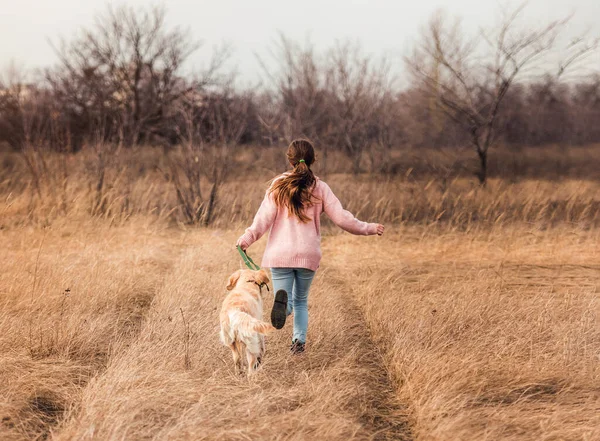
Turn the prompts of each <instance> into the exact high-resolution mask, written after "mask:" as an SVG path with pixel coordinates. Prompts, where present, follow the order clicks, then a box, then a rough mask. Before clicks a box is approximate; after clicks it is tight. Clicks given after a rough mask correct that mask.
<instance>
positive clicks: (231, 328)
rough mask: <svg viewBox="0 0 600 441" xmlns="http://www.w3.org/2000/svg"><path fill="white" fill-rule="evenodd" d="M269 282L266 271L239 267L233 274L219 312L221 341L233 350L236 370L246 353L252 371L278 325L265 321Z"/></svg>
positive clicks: (237, 370) (238, 369)
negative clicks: (265, 290) (265, 291)
mask: <svg viewBox="0 0 600 441" xmlns="http://www.w3.org/2000/svg"><path fill="white" fill-rule="evenodd" d="M267 283H269V276H268V275H267V273H266V272H265V271H264V270H262V269H261V270H259V271H252V270H238V271H236V272H235V273H233V274H232V275H231V276H230V277H229V281H228V283H227V290H228V291H231V292H230V293H229V294H228V295H227V297H225V300H224V301H223V307H222V308H221V313H220V315H219V318H220V321H221V342H223V344H224V345H225V346H227V347H229V348H230V349H231V353H232V355H233V362H234V363H235V370H236V372H240V369H241V368H242V357H243V355H244V352H245V355H246V361H247V362H248V370H247V372H248V375H250V374H252V373H253V372H254V371H256V369H257V368H258V366H259V365H260V363H261V361H262V357H263V355H264V353H265V338H264V336H265V334H268V333H269V332H271V331H274V330H275V328H274V327H273V326H272V325H270V324H269V323H266V322H264V321H262V313H263V302H262V301H263V299H262V287H263V286H265V285H267Z"/></svg>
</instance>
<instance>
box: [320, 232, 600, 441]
mask: <svg viewBox="0 0 600 441" xmlns="http://www.w3.org/2000/svg"><path fill="white" fill-rule="evenodd" d="M599 239H600V236H599V234H598V230H594V231H587V232H586V231H582V230H578V229H573V228H565V227H564V226H563V227H561V228H557V229H554V230H549V231H540V230H538V229H536V228H532V227H522V226H521V227H514V226H513V227H501V228H493V229H491V230H489V231H484V232H479V233H476V234H473V233H471V234H465V233H463V232H458V231H447V232H443V233H441V234H440V233H439V232H433V231H430V230H427V229H402V230H401V233H400V234H398V235H395V236H394V237H388V238H387V239H386V240H382V241H378V242H377V243H374V242H364V241H359V240H356V239H353V238H348V237H344V238H341V237H340V238H339V240H337V241H329V242H327V247H326V248H325V252H326V253H327V254H328V255H329V256H331V259H330V265H331V266H332V267H333V268H335V270H336V271H335V276H334V277H336V278H341V279H343V278H345V277H347V274H348V273H350V274H352V275H353V280H354V283H353V284H352V292H353V295H354V296H355V297H356V298H357V299H358V302H359V304H360V306H361V308H362V310H363V311H364V314H365V317H366V320H367V322H368V324H369V328H370V331H371V334H372V337H373V340H374V342H375V344H376V345H377V346H378V347H379V348H380V349H381V350H382V352H383V354H384V359H385V360H386V366H387V369H388V371H389V372H390V375H391V376H392V377H393V379H394V384H395V387H396V390H397V394H398V397H399V398H400V399H401V401H402V402H404V403H407V405H408V406H409V408H410V415H411V420H412V421H413V422H414V423H413V431H414V433H415V436H416V438H417V439H427V440H456V439H460V440H486V439H487V440H499V439H519V440H558V439H561V440H562V439H564V440H567V439H568V440H593V439H598V438H599V437H600V388H599V384H600V383H599V380H600V363H599V361H600V297H599V294H598V293H599V289H600V245H599V243H600V242H599ZM356 256H360V259H357V258H356Z"/></svg>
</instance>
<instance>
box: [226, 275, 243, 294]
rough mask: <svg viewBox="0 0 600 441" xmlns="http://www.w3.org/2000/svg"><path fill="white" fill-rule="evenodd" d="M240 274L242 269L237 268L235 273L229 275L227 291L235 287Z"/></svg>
mask: <svg viewBox="0 0 600 441" xmlns="http://www.w3.org/2000/svg"><path fill="white" fill-rule="evenodd" d="M240 274H242V270H237V271H236V272H235V273H233V274H232V275H231V276H229V281H228V282H227V291H231V290H232V289H233V288H235V284H236V283H237V281H238V280H239V278H240Z"/></svg>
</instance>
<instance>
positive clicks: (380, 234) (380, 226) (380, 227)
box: [377, 224, 385, 236]
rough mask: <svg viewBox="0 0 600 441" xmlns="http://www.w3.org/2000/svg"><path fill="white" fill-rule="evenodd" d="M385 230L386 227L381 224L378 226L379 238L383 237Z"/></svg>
mask: <svg viewBox="0 0 600 441" xmlns="http://www.w3.org/2000/svg"><path fill="white" fill-rule="evenodd" d="M383 230H385V227H384V226H383V225H381V224H377V235H378V236H383Z"/></svg>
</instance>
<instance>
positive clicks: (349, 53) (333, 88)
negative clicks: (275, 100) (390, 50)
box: [326, 41, 393, 173]
mask: <svg viewBox="0 0 600 441" xmlns="http://www.w3.org/2000/svg"><path fill="white" fill-rule="evenodd" d="M326 72H327V81H326V84H327V91H328V97H329V101H328V104H329V105H328V109H329V113H330V114H331V115H332V118H333V126H334V131H333V133H331V136H329V141H330V142H332V143H333V144H334V145H338V146H341V147H342V148H343V149H344V151H345V152H346V153H348V154H349V155H350V157H351V158H352V171H353V172H354V173H359V172H360V171H361V167H360V165H361V159H362V156H363V152H365V151H368V152H374V151H375V150H378V149H379V150H381V149H380V148H381V147H383V148H384V150H386V149H389V148H390V147H391V145H390V144H391V143H392V142H393V141H392V139H391V136H390V135H391V133H392V128H393V122H390V121H389V116H390V115H389V113H388V114H387V115H386V112H387V111H389V110H390V109H389V104H390V101H391V100H392V98H391V95H392V88H391V77H390V68H389V64H388V63H387V61H386V60H385V59H383V60H381V62H380V63H376V62H374V61H373V59H372V58H370V57H369V56H367V55H363V53H362V50H361V47H360V46H359V45H358V44H354V43H352V42H349V41H346V42H343V43H340V44H337V45H336V47H335V48H334V49H332V50H331V51H330V52H329V56H328V64H327V71H326ZM373 161H374V157H373V156H371V162H373ZM371 168H372V169H373V164H372V165H371Z"/></svg>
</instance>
